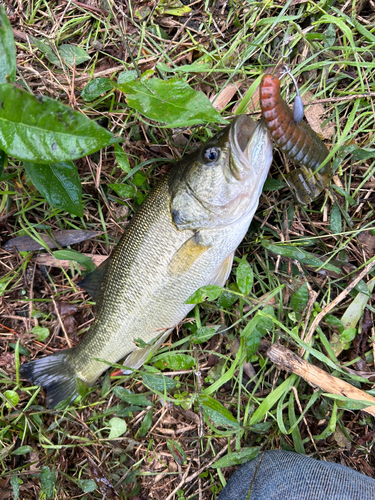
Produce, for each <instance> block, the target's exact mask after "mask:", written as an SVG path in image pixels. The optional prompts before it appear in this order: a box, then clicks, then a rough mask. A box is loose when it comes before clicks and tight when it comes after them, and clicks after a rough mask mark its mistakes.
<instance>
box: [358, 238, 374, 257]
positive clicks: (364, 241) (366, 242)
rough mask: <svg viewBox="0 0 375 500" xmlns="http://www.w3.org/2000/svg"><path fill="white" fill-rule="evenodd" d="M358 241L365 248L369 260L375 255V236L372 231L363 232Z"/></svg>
mask: <svg viewBox="0 0 375 500" xmlns="http://www.w3.org/2000/svg"><path fill="white" fill-rule="evenodd" d="M358 241H359V242H360V243H361V245H362V246H363V249H364V251H365V254H366V257H367V258H371V257H373V256H374V255H375V236H374V235H373V234H372V231H362V232H361V233H359V235H358Z"/></svg>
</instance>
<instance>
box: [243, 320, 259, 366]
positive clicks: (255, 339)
mask: <svg viewBox="0 0 375 500" xmlns="http://www.w3.org/2000/svg"><path fill="white" fill-rule="evenodd" d="M261 338H262V333H261V332H260V330H258V328H254V330H253V331H252V332H251V334H250V335H249V336H248V337H247V339H246V360H247V361H249V360H250V358H251V356H253V354H255V353H256V352H257V350H258V347H259V344H260V339H261Z"/></svg>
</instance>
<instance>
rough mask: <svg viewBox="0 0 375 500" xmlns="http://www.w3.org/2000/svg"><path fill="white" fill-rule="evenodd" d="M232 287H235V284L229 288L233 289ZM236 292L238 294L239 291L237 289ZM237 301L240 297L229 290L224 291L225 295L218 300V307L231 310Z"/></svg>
mask: <svg viewBox="0 0 375 500" xmlns="http://www.w3.org/2000/svg"><path fill="white" fill-rule="evenodd" d="M231 285H233V283H231V284H230V285H229V288H231ZM236 288H237V286H236ZM236 291H237V292H238V291H239V290H238V289H237V290H236ZM237 300H238V295H235V294H234V293H230V291H229V290H223V293H222V294H221V295H220V297H219V298H218V300H217V305H218V306H219V307H221V308H222V309H229V308H230V307H231V306H232V305H233V304H234V303H235V302H237Z"/></svg>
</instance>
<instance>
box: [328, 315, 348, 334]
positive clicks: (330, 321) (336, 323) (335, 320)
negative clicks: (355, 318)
mask: <svg viewBox="0 0 375 500" xmlns="http://www.w3.org/2000/svg"><path fill="white" fill-rule="evenodd" d="M324 321H325V322H326V323H327V324H328V325H331V326H334V327H336V328H337V329H338V332H339V333H342V332H343V331H344V327H343V326H342V323H341V321H340V320H339V318H336V316H333V314H327V315H326V316H324Z"/></svg>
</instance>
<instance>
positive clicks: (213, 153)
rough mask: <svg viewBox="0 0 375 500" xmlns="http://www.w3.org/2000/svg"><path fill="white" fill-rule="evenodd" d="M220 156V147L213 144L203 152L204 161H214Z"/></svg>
mask: <svg viewBox="0 0 375 500" xmlns="http://www.w3.org/2000/svg"><path fill="white" fill-rule="evenodd" d="M219 157H220V148H215V147H214V146H211V147H209V148H207V149H206V150H205V151H204V152H203V161H204V162H205V163H214V162H215V161H216V160H218V159H219Z"/></svg>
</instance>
